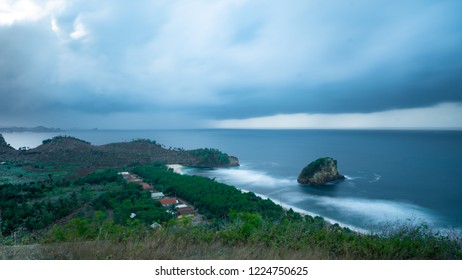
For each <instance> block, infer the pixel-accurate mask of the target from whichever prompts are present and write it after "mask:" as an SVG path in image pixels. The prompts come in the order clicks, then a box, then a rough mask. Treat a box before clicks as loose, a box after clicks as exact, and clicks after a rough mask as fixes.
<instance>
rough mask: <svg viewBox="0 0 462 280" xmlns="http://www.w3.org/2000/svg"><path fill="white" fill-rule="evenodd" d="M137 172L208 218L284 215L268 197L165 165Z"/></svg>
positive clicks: (136, 171) (280, 208)
mask: <svg viewBox="0 0 462 280" xmlns="http://www.w3.org/2000/svg"><path fill="white" fill-rule="evenodd" d="M134 172H135V173H137V174H138V175H140V176H142V177H143V178H145V179H146V180H147V181H148V182H149V181H150V182H152V183H153V184H154V185H156V186H157V188H158V189H161V190H162V191H164V192H165V193H166V194H169V195H176V196H179V197H182V198H184V199H186V200H187V201H190V202H191V203H192V204H193V205H194V206H195V207H196V208H198V209H199V212H200V213H202V214H204V215H205V216H206V217H207V218H209V219H226V218H227V217H228V215H229V214H230V213H231V212H248V213H258V214H260V215H262V216H263V217H265V218H269V219H273V220H274V219H281V218H282V217H284V216H285V212H284V209H283V208H282V207H281V206H279V205H276V204H275V203H273V202H272V201H271V200H269V199H262V198H260V197H258V196H256V195H255V194H254V193H252V192H248V193H242V192H241V191H240V190H238V189H236V188H235V187H233V186H229V185H226V184H222V183H218V182H215V181H213V180H210V179H208V178H205V177H200V176H184V175H179V174H176V173H174V172H172V171H169V170H167V168H166V167H156V166H139V167H136V168H135V169H134ZM296 215H298V214H295V213H294V216H296ZM298 218H301V216H300V215H298Z"/></svg>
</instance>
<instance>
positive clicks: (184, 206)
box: [176, 204, 189, 209]
mask: <svg viewBox="0 0 462 280" xmlns="http://www.w3.org/2000/svg"><path fill="white" fill-rule="evenodd" d="M187 207H189V206H188V205H186V204H178V205H177V206H176V209H180V208H187Z"/></svg>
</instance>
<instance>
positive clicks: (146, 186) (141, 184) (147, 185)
mask: <svg viewBox="0 0 462 280" xmlns="http://www.w3.org/2000/svg"><path fill="white" fill-rule="evenodd" d="M137 183H138V184H139V185H140V186H141V187H142V188H143V190H147V191H149V190H151V189H152V187H151V185H149V184H148V183H144V182H137Z"/></svg>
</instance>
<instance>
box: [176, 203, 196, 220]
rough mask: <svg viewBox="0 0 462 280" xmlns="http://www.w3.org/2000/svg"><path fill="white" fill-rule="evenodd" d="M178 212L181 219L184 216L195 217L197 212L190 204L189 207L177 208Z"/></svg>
mask: <svg viewBox="0 0 462 280" xmlns="http://www.w3.org/2000/svg"><path fill="white" fill-rule="evenodd" d="M177 214H178V218H179V219H181V218H182V217H194V215H195V214H196V212H195V211H194V209H192V208H191V207H189V206H188V207H184V208H179V209H177Z"/></svg>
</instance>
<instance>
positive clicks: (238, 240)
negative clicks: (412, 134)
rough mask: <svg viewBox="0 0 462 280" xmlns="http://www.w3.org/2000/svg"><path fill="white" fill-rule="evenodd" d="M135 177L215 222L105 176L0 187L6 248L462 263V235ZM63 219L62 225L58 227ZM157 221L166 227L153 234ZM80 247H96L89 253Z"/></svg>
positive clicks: (161, 172)
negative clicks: (338, 218)
mask: <svg viewBox="0 0 462 280" xmlns="http://www.w3.org/2000/svg"><path fill="white" fill-rule="evenodd" d="M134 171H135V172H136V173H138V174H139V175H141V176H142V177H144V179H145V181H147V182H149V181H150V182H151V183H152V184H154V186H155V187H156V188H157V189H159V190H161V191H164V192H165V193H167V194H170V195H176V196H179V197H181V198H183V199H185V200H187V201H189V203H191V204H193V205H194V206H195V207H196V208H197V209H198V210H199V212H200V213H202V214H204V216H205V218H207V219H208V220H207V221H206V222H205V223H202V224H195V225H193V224H192V223H190V220H189V219H182V220H176V219H173V217H172V216H171V215H170V214H168V213H167V212H166V211H165V209H164V208H162V207H161V206H160V203H158V202H157V201H155V200H153V199H151V198H150V196H149V193H148V192H146V191H144V190H143V189H142V188H141V187H140V186H139V185H138V184H133V183H129V184H127V183H125V182H124V181H121V179H120V176H117V173H116V172H115V171H113V170H103V171H98V172H95V173H92V174H90V175H88V176H85V177H83V178H81V179H79V180H76V181H74V182H64V181H62V182H53V183H51V182H48V183H33V184H16V185H14V184H7V185H3V186H0V207H1V208H2V209H3V213H2V219H3V220H2V233H3V235H4V237H3V239H2V240H3V243H4V244H12V242H11V241H8V238H9V237H7V236H8V235H9V234H11V233H12V232H15V231H18V230H27V231H36V230H38V229H43V228H47V227H48V228H49V230H47V232H46V234H45V236H43V237H41V238H40V239H39V240H40V242H41V243H46V244H47V246H48V245H49V244H51V245H52V246H54V248H56V249H57V251H55V252H54V253H52V255H42V257H43V258H131V259H147V258H172V259H175V258H177V259H178V258H185V257H188V258H194V259H205V258H220V259H222V258H225V259H226V258H238V259H246V258H251V259H271V258H281V259H284V258H298V259H307V258H317V259H461V258H462V248H461V238H460V235H454V236H451V235H449V234H440V233H435V232H432V231H431V229H429V228H428V227H426V226H425V225H412V224H409V225H400V226H398V227H396V228H395V229H392V230H391V229H390V228H391V227H388V230H387V231H378V232H376V233H368V234H359V233H355V232H352V231H351V230H349V229H347V228H341V227H340V226H338V225H329V224H327V223H326V222H325V221H324V220H323V219H322V218H321V217H314V218H313V217H311V216H302V215H300V214H298V213H296V212H294V211H292V210H285V209H283V208H282V207H280V206H279V205H276V204H275V203H273V202H272V201H270V200H267V199H262V198H260V197H258V196H256V195H255V194H253V193H242V192H241V191H239V190H237V189H236V188H234V187H232V186H228V185H226V184H222V183H219V182H215V181H214V180H211V179H208V178H203V177H198V176H187V175H179V174H176V173H173V172H172V171H171V170H169V169H168V168H166V167H165V166H161V165H158V166H138V167H136V168H135V169H134ZM131 213H135V214H136V217H134V218H130V214H131ZM70 214H71V215H70ZM61 217H64V218H63V219H64V221H63V220H60V221H61V222H59V223H56V221H57V220H58V219H60V218H61ZM65 217H68V218H67V219H66V218H65ZM153 222H158V223H162V225H163V227H162V228H157V229H151V228H150V227H149V226H150V225H151V224H152V223H153ZM53 224H54V225H53ZM51 225H53V226H52V227H51ZM80 241H86V242H84V243H78V242H80ZM61 242H70V243H61ZM73 242H77V243H73ZM66 244H67V245H66ZM69 244H76V245H75V246H74V247H72V246H71V247H66V246H68V245H69ZM0 246H1V245H0ZM82 246H88V249H87V251H86V252H87V255H82V252H83V251H82V248H81V247H82ZM31 248H35V247H31ZM63 248H66V249H63ZM127 248H131V249H130V253H129V254H127ZM188 248H191V249H190V250H189V249H188ZM223 248H228V249H229V251H228V252H227V251H225V250H224V249H223ZM187 252H189V253H188V254H189V255H188V256H186V255H185V254H186V253H187ZM230 252H231V253H230ZM234 252H240V253H239V254H240V255H239V254H237V255H235V253H234ZM0 256H1V252H0Z"/></svg>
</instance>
